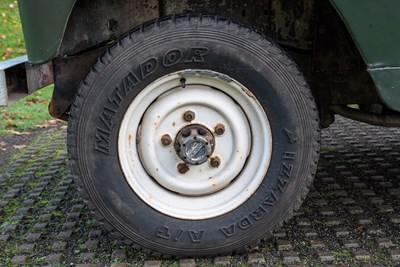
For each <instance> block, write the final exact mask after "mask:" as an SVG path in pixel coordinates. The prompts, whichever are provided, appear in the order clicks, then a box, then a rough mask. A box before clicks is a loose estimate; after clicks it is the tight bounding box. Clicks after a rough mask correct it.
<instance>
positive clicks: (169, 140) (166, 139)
mask: <svg viewBox="0 0 400 267" xmlns="http://www.w3.org/2000/svg"><path fill="white" fill-rule="evenodd" d="M171 143H172V138H171V136H169V134H164V135H163V136H162V137H161V144H163V146H169V145H170V144H171Z"/></svg>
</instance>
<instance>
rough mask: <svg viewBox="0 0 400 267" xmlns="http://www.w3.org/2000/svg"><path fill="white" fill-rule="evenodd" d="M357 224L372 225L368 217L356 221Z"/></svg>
mask: <svg viewBox="0 0 400 267" xmlns="http://www.w3.org/2000/svg"><path fill="white" fill-rule="evenodd" d="M358 223H359V224H362V225H365V224H371V223H372V219H371V218H368V217H362V218H359V219H358Z"/></svg>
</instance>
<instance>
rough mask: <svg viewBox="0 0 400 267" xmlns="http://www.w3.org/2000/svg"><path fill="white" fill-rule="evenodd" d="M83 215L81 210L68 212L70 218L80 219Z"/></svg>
mask: <svg viewBox="0 0 400 267" xmlns="http://www.w3.org/2000/svg"><path fill="white" fill-rule="evenodd" d="M80 216H81V213H80V212H70V213H67V218H68V219H78V218H79V217H80Z"/></svg>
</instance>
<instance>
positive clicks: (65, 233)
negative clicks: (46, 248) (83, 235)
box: [57, 231, 72, 239]
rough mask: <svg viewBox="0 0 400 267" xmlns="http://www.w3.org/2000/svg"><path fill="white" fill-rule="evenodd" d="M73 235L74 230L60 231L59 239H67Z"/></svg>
mask: <svg viewBox="0 0 400 267" xmlns="http://www.w3.org/2000/svg"><path fill="white" fill-rule="evenodd" d="M71 235H72V231H61V232H59V233H58V236H57V237H58V238H59V239H67V238H70V237H71Z"/></svg>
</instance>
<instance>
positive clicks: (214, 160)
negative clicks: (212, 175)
mask: <svg viewBox="0 0 400 267" xmlns="http://www.w3.org/2000/svg"><path fill="white" fill-rule="evenodd" d="M210 164H211V166H213V167H214V168H218V167H219V165H221V159H220V158H219V157H212V158H211V159H210Z"/></svg>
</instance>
